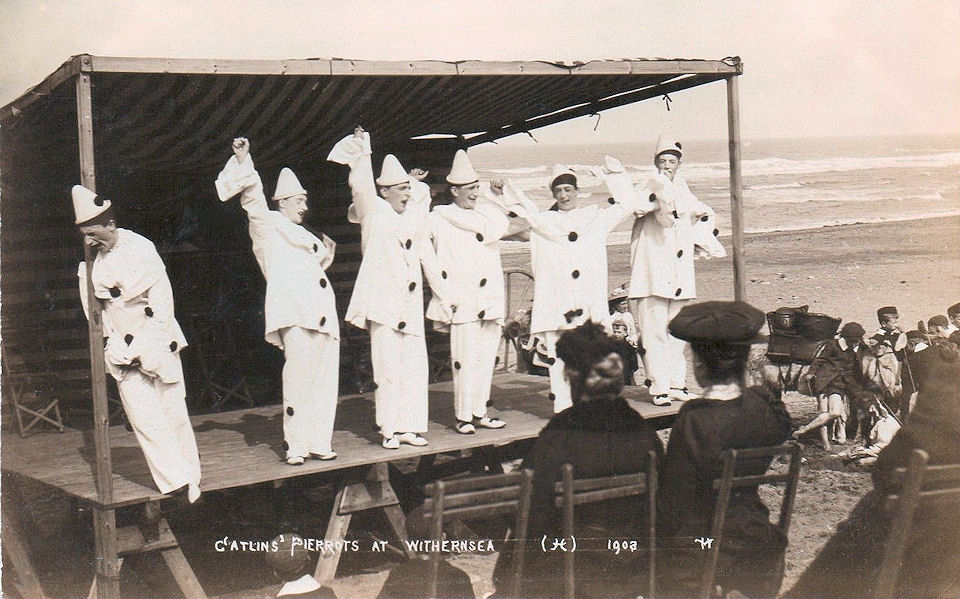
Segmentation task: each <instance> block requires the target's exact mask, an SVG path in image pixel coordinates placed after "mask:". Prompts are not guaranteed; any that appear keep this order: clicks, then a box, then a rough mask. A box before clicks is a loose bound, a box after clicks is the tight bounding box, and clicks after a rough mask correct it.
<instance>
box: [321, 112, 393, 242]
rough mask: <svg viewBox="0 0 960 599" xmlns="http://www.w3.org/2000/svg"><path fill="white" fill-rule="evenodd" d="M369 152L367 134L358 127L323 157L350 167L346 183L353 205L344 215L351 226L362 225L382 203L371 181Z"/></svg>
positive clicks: (371, 166) (368, 136) (368, 137)
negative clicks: (348, 186)
mask: <svg viewBox="0 0 960 599" xmlns="http://www.w3.org/2000/svg"><path fill="white" fill-rule="evenodd" d="M370 153H371V151H370V134H369V133H368V132H366V131H364V130H363V127H360V126H359V125H358V126H357V127H356V129H354V130H353V134H352V135H348V136H346V137H344V138H343V139H341V140H340V141H338V142H337V143H336V145H334V146H333V149H332V150H330V154H328V155H327V160H329V161H331V162H336V163H338V164H344V165H346V166H349V167H350V175H349V176H348V177H347V183H348V184H349V185H350V194H351V196H352V198H353V203H352V204H351V205H350V208H349V210H348V212H347V219H348V220H349V221H350V222H352V223H361V224H362V223H363V221H364V220H365V219H366V218H367V217H368V216H370V215H371V214H373V213H374V212H375V211H376V210H377V209H378V208H379V207H380V206H381V204H382V202H383V200H381V199H380V197H379V196H378V195H377V188H376V185H374V182H373V164H372V163H371V160H370Z"/></svg>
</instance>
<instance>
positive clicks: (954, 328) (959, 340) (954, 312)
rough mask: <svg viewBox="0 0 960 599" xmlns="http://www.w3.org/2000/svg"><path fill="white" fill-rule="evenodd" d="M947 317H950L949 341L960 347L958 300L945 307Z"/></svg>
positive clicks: (959, 306) (959, 303)
mask: <svg viewBox="0 0 960 599" xmlns="http://www.w3.org/2000/svg"><path fill="white" fill-rule="evenodd" d="M947 318H949V319H950V341H953V342H954V343H955V344H956V345H957V346H958V347H960V302H958V303H956V304H954V305H952V306H950V307H949V308H947Z"/></svg>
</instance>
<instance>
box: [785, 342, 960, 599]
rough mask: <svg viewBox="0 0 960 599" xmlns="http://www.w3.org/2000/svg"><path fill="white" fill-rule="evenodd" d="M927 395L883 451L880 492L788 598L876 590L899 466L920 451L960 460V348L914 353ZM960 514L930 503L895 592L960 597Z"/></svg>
mask: <svg viewBox="0 0 960 599" xmlns="http://www.w3.org/2000/svg"><path fill="white" fill-rule="evenodd" d="M909 359H910V360H911V361H912V364H913V365H914V367H915V368H914V370H915V379H916V380H917V386H918V387H919V397H918V400H917V403H916V405H915V406H914V410H913V411H912V412H911V414H910V420H909V421H908V422H907V423H906V424H905V425H904V426H903V428H901V429H900V432H898V433H897V435H896V436H895V437H894V438H893V441H891V442H890V445H888V446H887V447H886V448H885V449H884V450H883V451H882V452H880V456H879V459H878V461H877V464H876V467H875V468H874V471H873V490H872V491H871V492H869V493H868V494H867V495H865V496H864V497H863V499H861V500H860V503H858V504H857V506H856V507H854V509H853V511H852V512H851V513H850V516H849V517H848V518H847V519H846V520H845V521H844V522H843V523H841V524H840V525H839V526H838V527H837V532H836V534H835V535H834V536H833V537H832V538H831V539H830V540H829V541H828V542H827V544H826V545H825V546H824V548H823V549H822V550H821V551H820V553H819V554H818V555H817V557H816V558H815V559H814V560H813V563H811V564H810V566H809V567H808V568H807V570H806V571H805V572H804V573H803V574H802V575H801V576H800V579H799V580H798V581H797V584H796V585H795V586H794V587H793V589H791V590H790V591H789V592H787V593H785V594H784V597H789V598H791V599H813V598H816V599H845V598H849V599H858V598H860V597H873V596H875V595H876V592H875V590H874V589H873V587H872V585H873V582H874V581H875V580H876V574H877V568H878V567H879V565H880V562H881V560H882V558H883V547H884V543H885V542H886V539H887V534H888V531H889V523H890V520H889V518H888V517H886V516H885V515H884V514H883V512H882V511H881V503H882V501H883V497H884V495H886V494H889V493H893V492H896V490H897V487H896V485H895V482H894V480H895V479H894V477H893V476H892V475H893V472H894V470H895V469H896V468H898V467H901V468H902V467H904V466H906V464H907V459H908V457H909V455H910V452H911V451H913V450H914V449H922V450H924V451H926V452H927V453H928V454H929V456H930V459H929V461H928V464H929V465H933V464H956V463H960V443H958V442H957V439H960V353H958V352H957V351H954V350H953V349H952V348H950V347H949V346H946V345H937V346H934V347H930V348H927V349H925V350H923V351H920V352H917V353H915V354H911V355H910V358H909ZM958 540H960V512H958V511H957V510H956V508H955V507H951V506H949V505H942V506H934V507H927V508H922V509H921V511H920V512H919V513H918V514H917V515H916V516H915V517H914V530H913V531H912V532H911V534H910V537H909V538H908V541H907V548H906V551H905V553H904V561H903V566H902V568H901V570H900V578H899V581H898V584H897V589H896V591H895V592H894V596H895V597H910V598H911V599H927V598H929V599H934V598H943V597H960V577H958V576H957V572H960V544H958Z"/></svg>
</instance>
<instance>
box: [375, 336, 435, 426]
mask: <svg viewBox="0 0 960 599" xmlns="http://www.w3.org/2000/svg"><path fill="white" fill-rule="evenodd" d="M369 328H370V357H371V362H372V365H373V380H374V382H375V383H376V384H377V389H376V391H375V392H374V397H375V399H376V403H377V409H376V414H377V416H376V418H377V426H379V427H380V434H381V435H383V436H384V437H391V436H393V435H394V434H395V433H425V432H426V431H427V408H428V403H427V384H428V382H429V362H428V361H427V343H426V340H425V339H424V338H423V337H420V336H417V335H406V334H404V333H400V332H398V331H395V330H393V329H392V328H390V327H388V326H384V325H382V324H379V323H376V322H373V321H369Z"/></svg>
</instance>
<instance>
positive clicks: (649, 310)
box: [630, 297, 690, 395]
mask: <svg viewBox="0 0 960 599" xmlns="http://www.w3.org/2000/svg"><path fill="white" fill-rule="evenodd" d="M689 301H690V300H686V299H683V300H671V299H666V298H663V297H641V298H631V299H630V304H631V306H630V307H631V308H632V309H633V310H634V312H635V313H636V317H637V324H638V326H639V327H640V340H641V341H643V348H644V349H645V350H646V351H647V353H646V354H645V355H644V356H643V369H644V371H645V372H646V375H647V378H648V379H650V383H651V384H650V395H663V394H664V393H668V392H669V391H670V388H671V387H674V388H677V389H682V388H684V387H685V386H686V381H687V359H686V357H685V356H684V354H683V351H684V348H685V346H686V342H685V341H683V340H682V339H677V338H676V337H674V336H673V335H671V334H670V331H669V330H668V329H667V325H668V324H670V320H671V319H673V317H674V316H676V315H677V312H679V311H680V309H681V308H683V307H684V306H685V305H686V304H687V302H689Z"/></svg>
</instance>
